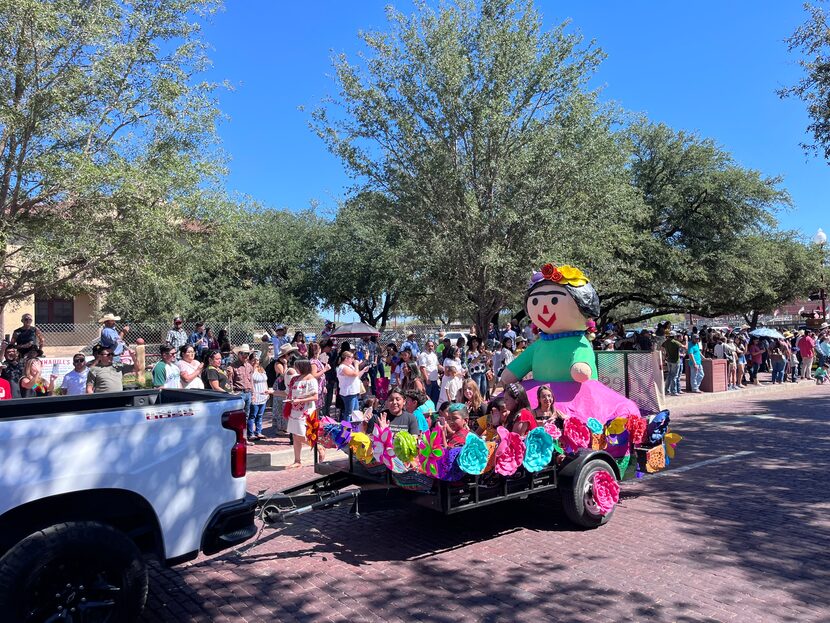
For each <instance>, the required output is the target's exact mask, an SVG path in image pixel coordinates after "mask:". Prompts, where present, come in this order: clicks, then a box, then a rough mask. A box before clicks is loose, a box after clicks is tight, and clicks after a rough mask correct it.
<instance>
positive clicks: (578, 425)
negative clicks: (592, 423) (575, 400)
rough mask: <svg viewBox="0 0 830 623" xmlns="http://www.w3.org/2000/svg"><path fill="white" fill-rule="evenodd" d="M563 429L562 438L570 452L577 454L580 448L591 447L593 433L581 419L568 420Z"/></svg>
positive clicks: (570, 418) (572, 418) (571, 418)
mask: <svg viewBox="0 0 830 623" xmlns="http://www.w3.org/2000/svg"><path fill="white" fill-rule="evenodd" d="M563 428H564V430H563V431H562V437H563V438H564V441H565V445H566V448H565V449H566V450H567V451H568V452H576V451H577V450H578V449H579V448H587V447H588V446H590V445H591V431H589V430H588V427H587V426H585V424H584V423H583V422H582V420H580V419H579V418H575V417H569V418H567V419H566V420H565V424H564V426H563Z"/></svg>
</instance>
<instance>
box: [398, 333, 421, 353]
mask: <svg viewBox="0 0 830 623" xmlns="http://www.w3.org/2000/svg"><path fill="white" fill-rule="evenodd" d="M417 339H418V338H417V336H416V335H415V334H414V333H413V332H411V331H410V332H409V334H408V335H407V336H406V341H405V342H404V343H403V344H401V350H405V349H407V348H408V349H409V350H410V352H411V353H412V357H413V359H414V358H417V357H418V355H419V354H420V353H421V349H420V348H419V347H418V342H417Z"/></svg>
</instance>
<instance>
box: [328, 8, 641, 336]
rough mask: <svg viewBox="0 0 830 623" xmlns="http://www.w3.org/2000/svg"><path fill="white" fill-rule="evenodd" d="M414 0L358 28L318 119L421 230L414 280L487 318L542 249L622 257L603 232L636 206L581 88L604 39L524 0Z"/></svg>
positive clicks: (605, 123) (605, 259) (620, 160)
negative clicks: (588, 38)
mask: <svg viewBox="0 0 830 623" xmlns="http://www.w3.org/2000/svg"><path fill="white" fill-rule="evenodd" d="M417 8H418V11H417V13H416V14H415V15H413V16H409V17H408V16H405V15H403V14H401V13H399V12H396V11H394V10H392V9H390V10H389V13H388V15H389V20H390V23H391V29H390V32H388V33H364V34H362V38H363V41H364V42H365V44H366V46H367V47H368V48H369V54H368V55H367V57H366V58H365V63H361V65H354V64H351V63H350V62H349V61H348V60H347V59H346V58H345V57H344V56H341V57H338V58H337V59H336V60H335V69H336V74H337V80H338V83H339V86H340V94H339V96H338V97H337V98H336V99H332V100H331V101H330V102H329V103H328V106H326V107H322V108H320V109H319V110H317V111H315V113H314V116H313V121H312V126H313V127H314V128H315V130H316V131H317V132H318V134H319V136H320V137H321V138H323V139H324V140H325V141H326V143H327V145H328V147H329V149H330V150H331V151H332V152H333V153H335V154H337V155H338V156H339V157H340V158H341V159H342V160H343V162H344V164H345V166H346V167H347V169H348V170H349V171H350V172H351V174H352V175H354V176H355V178H356V179H357V180H358V181H359V182H360V184H362V185H363V186H364V187H365V188H366V189H368V190H372V191H375V192H380V193H383V194H384V195H385V196H386V197H387V199H388V201H389V203H390V205H391V206H392V209H391V210H390V213H389V219H390V221H395V222H396V223H397V224H399V226H401V227H405V228H406V229H407V231H409V232H412V235H414V236H416V237H417V240H418V243H419V251H418V253H417V254H416V255H415V256H414V257H413V259H412V262H413V263H414V264H416V265H417V266H418V268H419V270H418V272H417V275H416V276H417V280H418V281H419V282H420V285H418V286H417V287H416V291H417V290H418V289H420V290H421V291H423V292H427V293H429V295H430V296H434V297H437V298H444V299H446V300H458V301H460V302H461V303H462V305H463V307H464V308H466V309H468V310H469V311H470V312H472V313H473V320H474V322H475V324H476V325H477V327H478V329H479V330H480V331H483V330H484V329H485V328H486V326H487V323H488V322H489V321H490V319H491V318H492V317H493V316H494V315H495V314H496V313H498V312H499V311H500V310H501V309H502V308H504V307H505V306H506V305H510V304H511V302H512V301H515V300H516V296H517V294H516V293H517V291H520V290H521V289H522V287H523V285H524V284H525V283H526V281H527V279H528V277H529V275H530V272H531V270H532V269H533V268H534V267H538V266H539V264H540V262H541V261H542V260H546V259H556V260H557V261H566V260H576V259H580V260H585V259H586V258H589V257H590V258H591V260H592V262H591V265H590V266H587V268H588V269H589V270H590V269H592V267H604V268H605V269H606V270H609V271H611V270H613V269H614V268H615V267H616V266H617V262H618V260H617V258H616V257H615V255H614V254H613V253H611V249H610V245H606V246H604V247H602V248H597V245H595V244H594V242H593V240H595V237H600V238H602V237H603V236H605V237H607V238H608V239H610V240H613V241H614V242H615V243H616V244H619V245H620V246H622V247H625V246H626V245H628V244H629V243H630V239H631V238H632V235H631V232H632V231H633V229H632V227H631V222H632V219H633V218H635V217H636V214H637V212H638V210H639V209H640V207H641V206H640V205H639V204H638V200H637V197H636V195H635V193H633V192H632V189H631V187H630V185H629V183H628V177H627V173H626V171H625V162H626V153H625V151H624V149H623V144H622V142H621V141H619V140H618V137H616V136H615V134H614V133H613V132H612V131H611V127H612V124H613V123H614V121H615V120H614V118H613V117H612V116H611V115H609V114H607V113H604V112H602V111H600V110H599V109H598V107H597V105H596V103H595V95H594V94H593V93H588V92H586V90H585V83H586V81H587V79H588V78H589V77H590V75H591V73H592V71H593V70H594V68H595V67H596V65H597V64H598V63H599V61H600V60H601V58H602V54H601V52H600V51H599V50H597V49H595V48H594V47H593V46H591V45H588V46H583V45H582V42H581V38H580V37H579V36H578V35H575V34H568V33H567V32H566V29H565V27H566V25H565V24H563V25H560V26H559V27H557V28H554V29H553V30H552V31H549V32H545V31H543V30H542V24H541V18H540V16H539V14H538V13H537V12H536V11H535V10H534V8H533V5H532V2H530V1H529V0H526V1H524V2H513V1H508V0H482V1H481V2H480V3H476V2H472V1H469V0H464V1H461V2H458V3H456V4H454V5H452V6H443V5H442V7H441V8H440V9H439V10H433V9H431V8H429V7H428V6H426V4H425V3H423V2H419V3H417ZM332 111H333V112H332ZM583 266H584V264H583Z"/></svg>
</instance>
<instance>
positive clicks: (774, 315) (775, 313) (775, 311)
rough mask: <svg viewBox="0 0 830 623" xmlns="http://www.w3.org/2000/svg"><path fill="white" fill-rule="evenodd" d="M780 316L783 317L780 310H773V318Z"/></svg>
mask: <svg viewBox="0 0 830 623" xmlns="http://www.w3.org/2000/svg"><path fill="white" fill-rule="evenodd" d="M780 315H781V310H780V309H776V310H773V312H772V317H773V318H777V317H778V316H780Z"/></svg>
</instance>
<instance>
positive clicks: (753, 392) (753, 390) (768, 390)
mask: <svg viewBox="0 0 830 623" xmlns="http://www.w3.org/2000/svg"><path fill="white" fill-rule="evenodd" d="M810 387H815V381H800V382H798V383H784V384H783V385H770V384H769V383H768V382H767V383H764V384H761V385H757V386H755V385H751V386H749V387H746V388H744V389H739V390H737V391H725V392H704V393H702V394H690V393H684V394H683V395H682V396H664V397H663V408H664V409H672V408H681V407H690V406H694V405H697V404H700V403H709V402H720V401H723V400H730V401H731V400H736V399H737V400H742V399H744V398H757V397H758V396H761V395H764V396H766V395H779V394H790V393H795V392H798V391H800V390H803V389H804V388H810Z"/></svg>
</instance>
